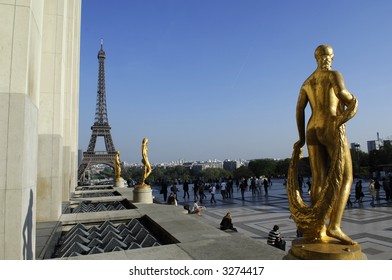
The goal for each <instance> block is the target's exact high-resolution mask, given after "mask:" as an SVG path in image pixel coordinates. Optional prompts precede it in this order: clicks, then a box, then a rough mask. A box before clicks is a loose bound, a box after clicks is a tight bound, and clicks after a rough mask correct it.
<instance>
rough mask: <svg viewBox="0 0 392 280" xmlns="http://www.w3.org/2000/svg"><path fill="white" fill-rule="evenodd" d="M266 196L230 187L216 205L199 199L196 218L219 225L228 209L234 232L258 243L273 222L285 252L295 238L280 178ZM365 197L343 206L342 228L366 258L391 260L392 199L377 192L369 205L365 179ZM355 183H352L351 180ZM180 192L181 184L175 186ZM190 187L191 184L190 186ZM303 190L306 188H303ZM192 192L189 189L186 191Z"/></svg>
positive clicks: (305, 198) (180, 201)
mask: <svg viewBox="0 0 392 280" xmlns="http://www.w3.org/2000/svg"><path fill="white" fill-rule="evenodd" d="M272 182H273V185H272V186H271V187H270V189H269V192H268V196H265V195H264V193H261V194H259V195H257V196H252V194H251V192H249V191H247V192H246V193H245V200H242V199H241V193H240V192H239V191H237V190H236V189H234V198H232V199H222V197H221V195H220V194H219V193H218V194H216V195H215V199H216V201H217V203H216V204H210V195H209V194H208V193H206V195H207V199H205V200H203V202H204V204H203V205H204V206H205V207H206V210H204V211H203V212H202V216H200V217H199V218H200V220H201V221H204V222H205V223H208V224H211V225H213V226H215V227H217V228H219V224H220V221H221V220H222V217H223V216H224V215H225V214H226V213H227V212H231V214H232V216H233V224H234V227H236V228H237V230H238V233H237V232H233V233H231V234H243V235H247V236H249V237H252V238H254V239H257V240H260V242H267V236H268V233H269V231H270V230H271V229H272V227H273V226H274V225H275V224H277V225H279V230H280V232H281V233H282V235H283V237H284V238H285V240H286V241H287V244H286V251H288V250H289V249H290V247H291V241H292V240H293V239H295V238H296V226H295V223H294V221H293V220H291V219H290V218H289V217H290V211H289V206H288V201H287V194H286V189H285V187H284V185H283V184H282V183H283V181H282V180H272ZM362 182H363V184H362V185H363V192H364V193H365V198H364V200H363V202H362V203H353V206H352V207H350V208H347V207H346V210H345V212H344V214H343V219H342V229H343V230H344V232H345V233H347V234H348V235H349V236H350V237H351V238H352V239H354V240H355V241H357V242H358V243H359V244H360V245H361V248H362V250H363V252H364V253H365V254H366V256H367V258H368V259H369V260H392V201H386V200H385V195H384V191H381V198H382V200H380V201H378V202H376V207H374V208H373V207H371V206H370V202H371V200H370V195H369V193H368V190H367V189H368V185H369V182H368V181H366V180H362ZM354 184H355V182H354ZM354 184H353V187H352V189H351V191H352V196H351V197H352V198H353V197H355V195H354V194H353V192H354ZM179 189H180V190H181V191H182V186H179ZM190 190H192V186H191V187H190ZM304 190H307V188H304ZM190 193H192V192H190ZM153 195H155V197H156V198H157V199H158V200H159V199H160V198H162V195H161V194H159V191H156V193H155V194H153ZM178 197H179V205H184V204H190V205H192V204H193V195H192V194H191V197H190V199H189V200H188V199H186V200H185V201H184V199H183V198H182V197H181V193H180V194H179V196H178ZM303 198H304V201H305V202H307V203H309V194H308V193H307V192H304V195H303Z"/></svg>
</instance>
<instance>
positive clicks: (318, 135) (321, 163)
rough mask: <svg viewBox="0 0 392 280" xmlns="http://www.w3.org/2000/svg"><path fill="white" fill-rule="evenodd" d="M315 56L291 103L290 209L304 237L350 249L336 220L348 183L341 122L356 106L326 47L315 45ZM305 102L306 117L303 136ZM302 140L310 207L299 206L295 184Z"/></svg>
mask: <svg viewBox="0 0 392 280" xmlns="http://www.w3.org/2000/svg"><path fill="white" fill-rule="evenodd" d="M315 58H316V60H317V69H316V70H315V71H314V72H313V73H312V74H311V75H310V76H309V78H308V79H307V80H306V81H305V82H304V83H303V85H302V87H301V90H300V92H299V97H298V102H297V109H296V119H297V126H298V133H299V140H298V141H297V142H296V143H295V144H294V151H293V155H292V159H291V162H290V167H289V175H288V182H287V192H288V199H289V206H290V211H291V213H292V217H293V219H294V221H295V222H296V224H297V227H298V229H299V230H300V231H301V232H302V233H303V236H304V238H305V239H308V240H310V239H316V240H321V241H324V240H327V239H328V236H329V237H333V238H336V239H337V240H339V241H340V242H341V243H343V244H349V245H350V244H351V245H354V244H356V242H355V241H353V240H352V239H351V238H350V237H348V236H347V235H346V234H345V233H344V232H343V231H342V229H341V220H342V216H343V211H344V208H345V206H346V203H347V199H348V196H349V194H350V189H351V185H352V182H353V170H352V162H351V154H350V148H349V145H348V140H347V138H346V129H345V123H346V122H347V121H348V120H350V119H351V118H352V117H353V116H354V115H355V114H356V112H357V108H358V102H357V99H356V98H355V96H354V95H352V94H351V93H350V92H349V91H348V90H347V89H346V87H345V85H344V80H343V76H342V74H341V73H339V72H338V71H336V70H331V66H332V60H333V58H334V53H333V49H332V47H330V46H328V45H321V46H318V47H317V49H316V51H315ZM308 103H309V104H310V107H311V110H312V115H311V116H310V119H309V121H308V124H307V126H306V135H305V107H306V106H307V104H308ZM305 140H306V144H307V148H308V153H309V160H310V167H311V170H312V181H313V182H312V188H311V195H310V196H311V205H310V206H308V205H306V204H305V203H304V202H303V200H302V198H301V196H300V191H299V186H298V162H299V158H300V157H301V148H302V147H303V146H304V144H305ZM328 219H329V223H328V226H327V225H326V221H327V220H328Z"/></svg>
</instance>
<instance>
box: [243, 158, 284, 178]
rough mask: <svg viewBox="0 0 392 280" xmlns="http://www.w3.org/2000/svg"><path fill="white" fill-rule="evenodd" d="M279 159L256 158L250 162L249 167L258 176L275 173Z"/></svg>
mask: <svg viewBox="0 0 392 280" xmlns="http://www.w3.org/2000/svg"><path fill="white" fill-rule="evenodd" d="M277 162H278V161H277V160H274V159H269V158H267V159H255V160H251V161H250V162H249V169H250V170H251V171H252V172H253V174H254V175H255V176H256V177H260V176H262V175H264V176H271V175H275V169H276V166H277Z"/></svg>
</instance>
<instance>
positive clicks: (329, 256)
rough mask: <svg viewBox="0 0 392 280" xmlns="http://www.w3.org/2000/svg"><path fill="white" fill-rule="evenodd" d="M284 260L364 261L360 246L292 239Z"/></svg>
mask: <svg viewBox="0 0 392 280" xmlns="http://www.w3.org/2000/svg"><path fill="white" fill-rule="evenodd" d="M291 244H292V245H291V249H290V250H289V253H288V254H287V255H286V256H284V257H283V259H284V260H366V259H367V257H366V255H365V254H364V253H362V250H361V246H360V245H359V244H356V245H344V244H341V243H340V242H339V241H338V240H336V239H334V238H330V239H328V240H326V241H324V240H323V241H321V240H305V239H304V238H297V239H294V240H293V241H292V243H291Z"/></svg>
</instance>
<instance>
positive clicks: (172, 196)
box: [167, 192, 177, 206]
mask: <svg viewBox="0 0 392 280" xmlns="http://www.w3.org/2000/svg"><path fill="white" fill-rule="evenodd" d="M167 204H171V205H175V206H177V196H176V194H175V193H173V192H171V193H170V195H169V197H168V199H167Z"/></svg>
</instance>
